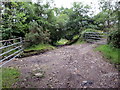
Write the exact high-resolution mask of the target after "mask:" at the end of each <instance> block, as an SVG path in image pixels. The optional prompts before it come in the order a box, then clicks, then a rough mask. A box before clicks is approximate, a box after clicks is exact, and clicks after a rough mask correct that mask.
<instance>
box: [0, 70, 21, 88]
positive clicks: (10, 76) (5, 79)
mask: <svg viewBox="0 0 120 90" xmlns="http://www.w3.org/2000/svg"><path fill="white" fill-rule="evenodd" d="M0 74H1V75H2V77H1V79H0V80H2V88H11V87H12V85H13V84H14V83H15V82H17V81H18V80H19V76H20V72H19V71H18V69H16V68H2V69H1V72H0Z"/></svg>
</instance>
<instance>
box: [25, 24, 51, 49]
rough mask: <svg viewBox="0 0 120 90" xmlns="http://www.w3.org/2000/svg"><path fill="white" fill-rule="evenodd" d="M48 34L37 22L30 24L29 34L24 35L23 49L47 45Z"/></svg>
mask: <svg viewBox="0 0 120 90" xmlns="http://www.w3.org/2000/svg"><path fill="white" fill-rule="evenodd" d="M49 36H50V33H49V32H48V31H47V30H43V28H42V27H41V26H39V25H38V23H37V22H31V23H30V27H29V33H27V34H26V35H25V41H26V43H25V47H29V46H33V45H37V44H39V43H48V42H49V41H50V39H49Z"/></svg>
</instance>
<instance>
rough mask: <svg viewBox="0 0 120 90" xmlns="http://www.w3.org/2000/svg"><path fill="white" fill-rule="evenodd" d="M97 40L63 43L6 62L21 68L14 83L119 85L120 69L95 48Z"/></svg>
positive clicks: (83, 86) (23, 86)
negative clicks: (119, 72)
mask: <svg viewBox="0 0 120 90" xmlns="http://www.w3.org/2000/svg"><path fill="white" fill-rule="evenodd" d="M95 46H96V44H81V45H71V46H65V47H61V48H59V49H56V50H52V51H49V52H46V53H44V54H41V55H36V56H31V57H27V58H22V59H15V60H13V61H12V62H10V63H8V64H6V66H9V67H17V68H19V70H20V71H21V73H22V75H21V79H20V81H19V82H17V83H16V84H14V85H13V87H22V88H117V87H118V71H117V70H116V69H115V68H114V67H113V65H111V64H110V63H109V62H107V61H106V60H105V59H104V58H103V57H102V55H101V54H100V53H99V52H97V51H94V47H95Z"/></svg>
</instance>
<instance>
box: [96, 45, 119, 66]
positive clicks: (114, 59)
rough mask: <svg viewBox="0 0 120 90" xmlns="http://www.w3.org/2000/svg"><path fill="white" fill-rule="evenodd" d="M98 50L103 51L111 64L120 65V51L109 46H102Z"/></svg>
mask: <svg viewBox="0 0 120 90" xmlns="http://www.w3.org/2000/svg"><path fill="white" fill-rule="evenodd" d="M96 50H98V51H101V52H102V53H103V55H104V56H105V57H106V58H108V59H109V60H110V62H111V63H114V64H120V60H119V58H118V56H119V53H120V49H117V48H113V47H111V46H109V45H100V46H98V47H97V48H96Z"/></svg>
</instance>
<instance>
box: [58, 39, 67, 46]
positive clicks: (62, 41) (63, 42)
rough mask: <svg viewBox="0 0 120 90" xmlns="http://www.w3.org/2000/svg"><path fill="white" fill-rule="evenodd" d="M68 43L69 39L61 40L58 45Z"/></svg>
mask: <svg viewBox="0 0 120 90" xmlns="http://www.w3.org/2000/svg"><path fill="white" fill-rule="evenodd" d="M67 42H68V40H67V39H60V40H59V41H57V43H56V45H64V44H66V43H67Z"/></svg>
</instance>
